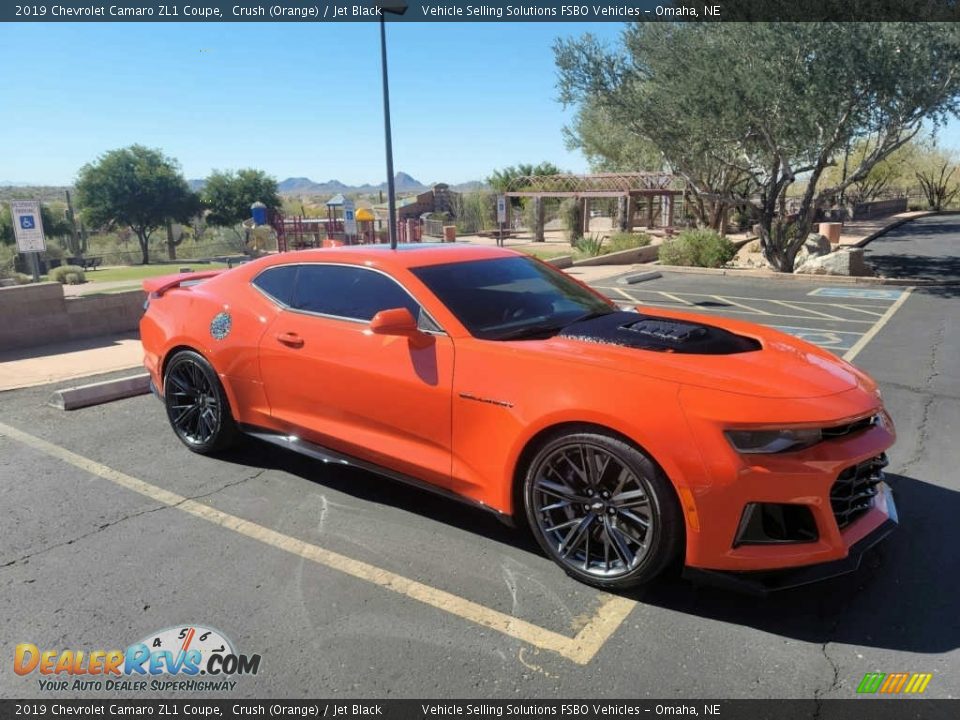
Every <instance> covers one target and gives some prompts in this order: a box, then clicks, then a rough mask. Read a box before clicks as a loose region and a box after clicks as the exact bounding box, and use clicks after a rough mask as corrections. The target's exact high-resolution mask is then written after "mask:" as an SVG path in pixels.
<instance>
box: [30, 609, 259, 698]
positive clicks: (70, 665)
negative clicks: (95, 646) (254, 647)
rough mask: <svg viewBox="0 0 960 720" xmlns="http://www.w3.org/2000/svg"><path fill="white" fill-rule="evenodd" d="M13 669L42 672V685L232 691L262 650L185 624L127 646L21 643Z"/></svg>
mask: <svg viewBox="0 0 960 720" xmlns="http://www.w3.org/2000/svg"><path fill="white" fill-rule="evenodd" d="M13 670H14V672H15V673H17V675H31V674H34V673H36V674H39V675H40V676H41V677H39V678H38V679H37V683H38V684H39V687H40V690H44V691H58V690H68V691H76V690H93V691H98V692H102V691H118V692H124V691H133V692H141V691H146V690H150V691H153V692H156V691H161V692H170V691H211V690H226V691H230V690H233V689H234V688H235V687H236V685H237V680H235V679H234V678H235V677H237V676H242V675H256V674H257V672H259V670H260V656H259V655H243V654H240V653H238V652H237V651H236V650H235V649H234V645H233V643H232V642H230V640H228V639H227V638H226V636H224V635H223V633H221V632H219V631H217V630H214V629H212V628H208V627H203V626H201V625H185V626H180V627H171V628H166V629H164V630H160V631H159V632H155V633H151V634H150V635H148V636H147V637H145V638H144V639H143V640H141V641H139V642H135V643H133V644H132V645H129V646H127V649H126V650H49V649H41V648H39V647H38V646H37V645H34V644H33V643H20V644H19V645H17V647H16V649H15V650H14V658H13Z"/></svg>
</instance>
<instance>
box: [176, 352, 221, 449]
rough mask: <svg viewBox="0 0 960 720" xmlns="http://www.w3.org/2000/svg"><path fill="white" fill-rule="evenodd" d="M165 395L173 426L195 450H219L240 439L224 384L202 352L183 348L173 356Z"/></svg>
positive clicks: (185, 442) (184, 442)
mask: <svg viewBox="0 0 960 720" xmlns="http://www.w3.org/2000/svg"><path fill="white" fill-rule="evenodd" d="M163 398H164V403H165V404H166V407H167V418H168V419H169V421H170V426H171V427H172V428H173V431H174V432H175V433H176V434H177V437H178V438H180V440H181V442H183V444H184V445H186V446H187V447H188V448H190V450H192V451H193V452H195V453H200V454H201V455H207V454H210V453H215V452H219V451H221V450H225V449H226V448H228V447H229V446H230V445H232V444H233V443H234V442H235V441H236V439H237V437H238V435H239V432H238V430H237V426H236V424H235V423H234V420H233V416H232V415H231V414H230V404H229V403H228V402H227V397H226V394H225V393H224V391H223V386H222V385H221V384H220V379H219V378H218V377H217V374H216V372H214V370H213V368H212V367H210V363H208V362H207V361H206V360H205V359H204V357H203V356H202V355H200V354H199V353H196V352H193V351H192V350H183V351H181V352H178V353H177V354H176V355H174V357H173V358H171V359H170V362H169V363H168V365H167V369H166V373H165V374H164V379H163Z"/></svg>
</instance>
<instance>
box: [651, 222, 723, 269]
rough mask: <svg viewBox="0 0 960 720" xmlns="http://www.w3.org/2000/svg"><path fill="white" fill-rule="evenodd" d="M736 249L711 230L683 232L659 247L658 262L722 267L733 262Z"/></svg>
mask: <svg viewBox="0 0 960 720" xmlns="http://www.w3.org/2000/svg"><path fill="white" fill-rule="evenodd" d="M736 254H737V250H736V248H735V247H734V246H733V243H731V242H730V241H729V240H727V238H725V237H721V236H720V235H719V234H717V233H716V232H714V231H713V230H706V229H701V230H685V231H683V232H682V233H680V234H679V235H678V236H677V237H676V238H674V239H672V240H665V241H664V243H663V244H662V245H661V246H660V262H661V263H662V264H664V265H686V266H692V267H709V268H718V267H723V266H724V265H726V264H727V263H728V262H730V261H731V260H733V258H734V256H735V255H736Z"/></svg>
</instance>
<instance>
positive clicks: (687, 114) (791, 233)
mask: <svg viewBox="0 0 960 720" xmlns="http://www.w3.org/2000/svg"><path fill="white" fill-rule="evenodd" d="M554 51H555V55H556V61H557V65H558V68H559V71H560V91H561V94H560V98H561V100H562V101H563V102H565V103H567V104H578V105H581V106H582V105H583V104H584V103H596V104H598V105H600V106H601V107H603V108H604V109H605V110H606V111H607V112H609V113H610V115H611V117H612V118H613V120H614V121H616V122H618V123H622V124H624V125H625V126H626V127H629V128H630V129H631V130H632V131H633V132H635V133H636V134H637V135H639V136H640V137H643V138H646V139H648V140H650V141H651V142H653V143H654V145H656V147H657V148H658V149H659V150H660V151H661V152H662V153H663V155H664V158H665V160H666V161H667V162H668V163H669V165H670V167H671V168H672V169H673V171H674V172H677V173H679V174H680V175H682V176H683V177H684V178H685V179H686V181H687V183H688V185H689V186H690V188H691V189H692V191H693V192H695V193H698V194H699V195H700V196H701V197H704V198H713V199H715V200H717V201H721V202H727V203H733V204H741V203H746V204H750V205H752V206H753V208H754V211H755V213H756V215H757V218H758V221H759V226H760V244H761V248H762V249H763V253H764V256H765V258H766V259H767V261H768V262H769V263H770V264H771V265H772V266H773V267H774V268H776V269H777V270H780V271H783V272H790V271H792V269H793V264H794V258H795V257H796V254H797V251H798V250H799V249H800V247H801V246H802V245H803V243H804V241H805V240H806V238H807V236H808V235H809V233H810V229H811V227H812V223H813V220H814V217H815V215H816V211H817V209H818V208H819V207H821V206H824V205H826V204H827V202H828V201H829V200H830V199H832V198H834V197H836V196H838V195H839V194H840V193H841V192H843V191H844V190H845V189H846V188H847V187H849V186H850V185H852V184H853V183H856V182H858V181H860V180H861V179H863V178H864V177H866V176H867V174H868V173H869V172H870V170H871V169H872V168H873V167H874V166H875V165H876V164H877V163H879V162H880V161H882V160H884V159H885V158H886V157H888V156H889V155H890V154H891V153H893V152H895V151H896V150H897V149H898V148H900V147H902V146H903V145H904V144H905V143H907V142H909V141H910V140H911V139H912V138H913V137H914V136H916V135H917V133H918V132H919V131H920V129H921V126H922V123H923V122H924V121H925V120H927V121H930V122H931V123H932V124H933V125H934V126H938V125H940V124H942V123H943V122H944V121H945V120H946V118H947V117H948V116H949V115H951V114H953V115H956V114H957V110H958V108H960V27H957V26H955V25H953V24H950V23H924V24H920V23H745V24H739V23H668V22H663V23H636V24H634V25H632V26H631V27H630V28H628V29H627V30H626V31H625V32H624V35H623V46H622V47H621V48H617V49H614V50H610V49H608V48H606V47H604V46H603V45H601V44H600V43H599V42H598V41H596V40H595V39H594V38H592V37H591V36H589V35H586V36H584V37H583V38H580V39H578V40H559V41H557V43H556V44H555V46H554ZM866 138H873V144H872V147H871V149H870V150H869V152H867V153H865V154H864V156H863V157H862V158H859V159H857V161H856V162H855V163H854V165H853V166H852V167H850V168H849V172H848V174H847V176H846V178H845V179H841V180H839V181H837V182H833V183H829V184H828V183H822V182H821V180H823V179H824V178H823V175H824V172H825V171H826V170H827V168H829V167H830V166H831V165H833V164H835V163H836V162H837V160H838V158H842V153H843V151H844V149H845V148H847V147H848V146H851V145H853V144H855V143H857V142H858V141H860V140H863V139H866ZM704 158H707V159H709V160H710V162H711V163H716V164H718V165H719V166H722V167H724V168H729V169H730V170H731V171H733V172H736V173H738V174H740V175H741V176H742V177H743V178H746V180H747V181H748V184H747V185H746V186H744V187H747V188H748V190H747V193H746V194H745V193H744V192H743V191H742V189H740V190H739V191H738V190H737V186H736V185H734V186H733V189H731V188H730V187H729V186H728V187H727V188H726V189H724V188H723V187H722V186H721V187H709V186H707V185H706V183H705V182H704V178H703V176H702V173H701V172H700V170H701V168H702V160H703V159H704ZM798 178H799V179H801V180H806V188H805V190H804V192H803V194H802V196H801V198H800V200H799V203H798V205H797V208H796V211H795V212H791V211H790V210H792V208H790V209H789V210H788V207H787V191H788V190H789V189H790V187H791V186H792V185H793V184H794V183H795V182H797V180H798Z"/></svg>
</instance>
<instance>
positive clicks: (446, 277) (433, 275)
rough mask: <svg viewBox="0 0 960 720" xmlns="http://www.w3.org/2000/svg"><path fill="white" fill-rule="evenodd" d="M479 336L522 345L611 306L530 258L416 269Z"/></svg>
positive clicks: (428, 285)
mask: <svg viewBox="0 0 960 720" xmlns="http://www.w3.org/2000/svg"><path fill="white" fill-rule="evenodd" d="M411 271H412V272H413V274H414V275H416V276H417V277H418V278H420V280H421V281H422V282H423V283H424V284H425V285H426V286H427V287H428V288H430V290H431V291H432V292H433V294H434V295H436V296H437V297H438V298H439V299H440V300H441V301H442V302H443V303H444V304H445V305H446V306H447V307H448V308H449V309H450V311H451V312H452V313H453V314H454V315H456V316H457V319H458V320H459V321H460V322H462V323H463V324H464V326H465V327H466V328H467V330H469V331H470V333H471V334H472V335H473V336H474V337H478V338H483V339H486V340H517V339H523V338H534V337H545V336H549V335H551V334H555V333H557V332H559V331H560V330H562V329H563V328H564V327H566V326H567V325H570V324H571V323H573V322H576V321H577V320H582V319H585V318H588V317H595V316H597V315H606V314H607V313H610V312H613V308H612V306H611V304H610V303H609V302H608V301H606V300H604V299H602V298H600V297H598V296H597V295H595V294H593V293H592V292H590V291H589V290H587V289H586V288H584V287H582V286H581V285H579V284H578V283H577V282H575V281H574V280H572V279H571V278H569V277H567V276H566V275H564V274H563V273H562V272H560V271H558V270H554V269H553V268H551V267H549V266H547V265H544V264H542V263H539V262H536V261H534V260H532V259H530V258H527V257H506V258H496V259H493V260H474V261H472V262H461V263H450V264H445V265H428V266H425V267H419V268H412V270H411Z"/></svg>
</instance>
